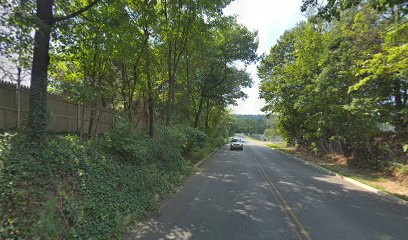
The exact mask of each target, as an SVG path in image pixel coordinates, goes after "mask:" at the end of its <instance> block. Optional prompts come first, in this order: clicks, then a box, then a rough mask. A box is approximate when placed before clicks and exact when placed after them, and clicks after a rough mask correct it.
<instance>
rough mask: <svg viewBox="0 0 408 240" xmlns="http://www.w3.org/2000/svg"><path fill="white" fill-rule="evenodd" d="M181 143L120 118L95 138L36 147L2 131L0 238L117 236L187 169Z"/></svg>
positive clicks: (68, 138)
mask: <svg viewBox="0 0 408 240" xmlns="http://www.w3.org/2000/svg"><path fill="white" fill-rule="evenodd" d="M197 139H199V137H197V138H196V139H195V140H194V141H196V140H197ZM194 141H193V142H194ZM179 143H180V142H179ZM183 143H185V145H180V148H174V147H173V145H168V144H166V142H164V141H162V140H161V139H151V138H148V137H145V136H144V135H141V134H138V133H136V131H135V129H133V127H132V126H131V125H129V124H128V123H126V122H125V121H124V122H118V123H117V125H116V126H115V127H114V128H112V130H111V131H110V132H109V133H108V134H107V135H106V136H103V137H101V138H99V139H95V140H89V139H88V140H87V139H81V138H80V137H79V136H76V135H49V136H48V137H47V140H46V142H45V143H44V144H43V145H42V146H37V147H36V148H33V147H32V146H30V144H29V143H27V141H26V139H25V138H24V136H23V135H21V134H20V133H2V134H0V144H1V145H0V192H1V195H0V213H1V214H0V216H1V225H0V239H18V238H21V239H119V238H121V237H122V235H123V233H124V232H125V228H126V226H127V225H128V224H129V223H130V222H131V221H132V220H134V219H135V218H138V217H140V216H143V215H144V214H145V213H146V211H148V210H152V209H155V208H156V207H157V205H158V200H159V199H160V198H162V197H163V196H166V195H169V194H171V193H173V192H175V190H176V189H177V187H178V186H179V185H180V184H182V182H183V179H184V177H185V176H187V175H189V174H190V173H191V172H192V171H193V167H192V165H191V164H189V163H188V162H187V161H185V160H184V159H183V158H182V155H181V150H185V149H188V147H189V145H188V144H190V143H191V142H190V141H189V140H188V141H184V142H183ZM183 146H184V147H183ZM191 146H194V144H192V145H191Z"/></svg>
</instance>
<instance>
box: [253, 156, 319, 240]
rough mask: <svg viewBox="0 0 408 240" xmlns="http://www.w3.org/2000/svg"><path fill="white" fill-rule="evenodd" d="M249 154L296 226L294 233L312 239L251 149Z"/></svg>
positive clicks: (300, 237) (308, 239)
mask: <svg viewBox="0 0 408 240" xmlns="http://www.w3.org/2000/svg"><path fill="white" fill-rule="evenodd" d="M251 155H252V157H253V159H254V160H255V162H256V165H257V166H258V168H259V169H260V171H261V173H262V175H263V177H264V178H265V180H266V182H267V183H268V184H269V186H270V189H271V191H272V192H273V193H275V195H276V196H277V198H278V200H279V203H280V204H281V206H282V207H283V208H284V209H285V210H286V211H285V213H289V216H288V217H289V219H290V220H292V223H293V222H294V225H295V226H296V227H295V233H296V235H297V236H298V238H299V239H301V240H303V239H307V240H312V238H311V237H310V235H309V233H308V232H307V231H306V229H305V228H304V227H303V224H302V223H301V222H300V221H299V219H298V218H297V217H296V215H295V213H294V212H293V210H292V208H290V207H289V205H288V204H287V202H286V201H285V199H284V198H283V197H282V195H281V194H280V192H279V191H278V189H277V188H276V187H275V185H274V184H273V182H272V180H271V179H270V178H269V176H268V174H267V173H266V172H265V170H264V168H263V167H262V166H261V164H260V163H259V161H258V159H256V157H255V155H254V154H253V152H252V151H251ZM302 236H303V237H302Z"/></svg>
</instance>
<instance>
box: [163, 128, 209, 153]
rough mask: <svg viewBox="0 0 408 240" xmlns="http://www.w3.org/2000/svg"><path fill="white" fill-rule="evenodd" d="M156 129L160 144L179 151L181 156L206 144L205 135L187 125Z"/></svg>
mask: <svg viewBox="0 0 408 240" xmlns="http://www.w3.org/2000/svg"><path fill="white" fill-rule="evenodd" d="M157 129H158V134H159V137H158V138H159V140H160V141H161V142H163V143H164V144H166V145H170V146H172V147H174V148H177V149H180V152H181V153H183V154H184V153H188V152H190V151H194V150H197V149H198V148H202V147H204V146H205V144H206V142H207V135H206V134H205V133H204V132H202V131H200V130H199V129H197V128H193V127H190V126H187V125H175V126H169V127H166V128H163V127H158V128H157Z"/></svg>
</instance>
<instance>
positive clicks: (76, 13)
mask: <svg viewBox="0 0 408 240" xmlns="http://www.w3.org/2000/svg"><path fill="white" fill-rule="evenodd" d="M99 1H100V0H94V1H93V2H91V3H90V4H89V5H88V6H86V7H84V8H81V9H79V10H78V11H76V12H74V13H71V14H69V15H66V16H56V17H54V22H61V21H65V20H68V19H71V18H74V17H76V16H78V15H79V14H82V13H84V12H86V11H87V10H89V9H90V8H92V7H93V6H94V5H96V4H97V3H98V2H99Z"/></svg>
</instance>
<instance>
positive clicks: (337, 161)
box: [267, 142, 408, 200]
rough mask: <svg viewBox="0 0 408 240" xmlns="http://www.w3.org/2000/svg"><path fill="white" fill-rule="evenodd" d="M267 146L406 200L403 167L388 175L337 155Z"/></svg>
mask: <svg viewBox="0 0 408 240" xmlns="http://www.w3.org/2000/svg"><path fill="white" fill-rule="evenodd" d="M267 146H268V147H270V148H272V149H276V150H280V151H282V152H286V153H289V154H291V155H293V156H296V157H299V158H302V159H303V160H306V161H309V162H313V163H315V164H317V165H319V166H322V167H324V168H327V169H329V170H331V171H333V172H336V173H339V174H341V175H344V176H347V177H350V178H353V179H355V180H357V181H360V182H363V183H365V184H367V185H369V186H371V187H374V188H377V189H379V190H381V191H384V192H387V193H389V194H392V195H394V196H396V197H399V198H402V199H405V200H408V171H405V168H404V167H405V166H402V165H401V166H400V165H394V168H393V169H392V172H393V173H394V174H390V171H386V172H379V171H375V170H372V169H369V168H358V167H353V166H351V165H349V164H347V159H345V158H344V157H341V156H338V155H326V156H323V157H316V156H313V155H311V154H309V153H305V152H302V151H300V150H298V149H296V148H295V147H290V146H287V145H286V144H285V143H283V142H279V143H267Z"/></svg>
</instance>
